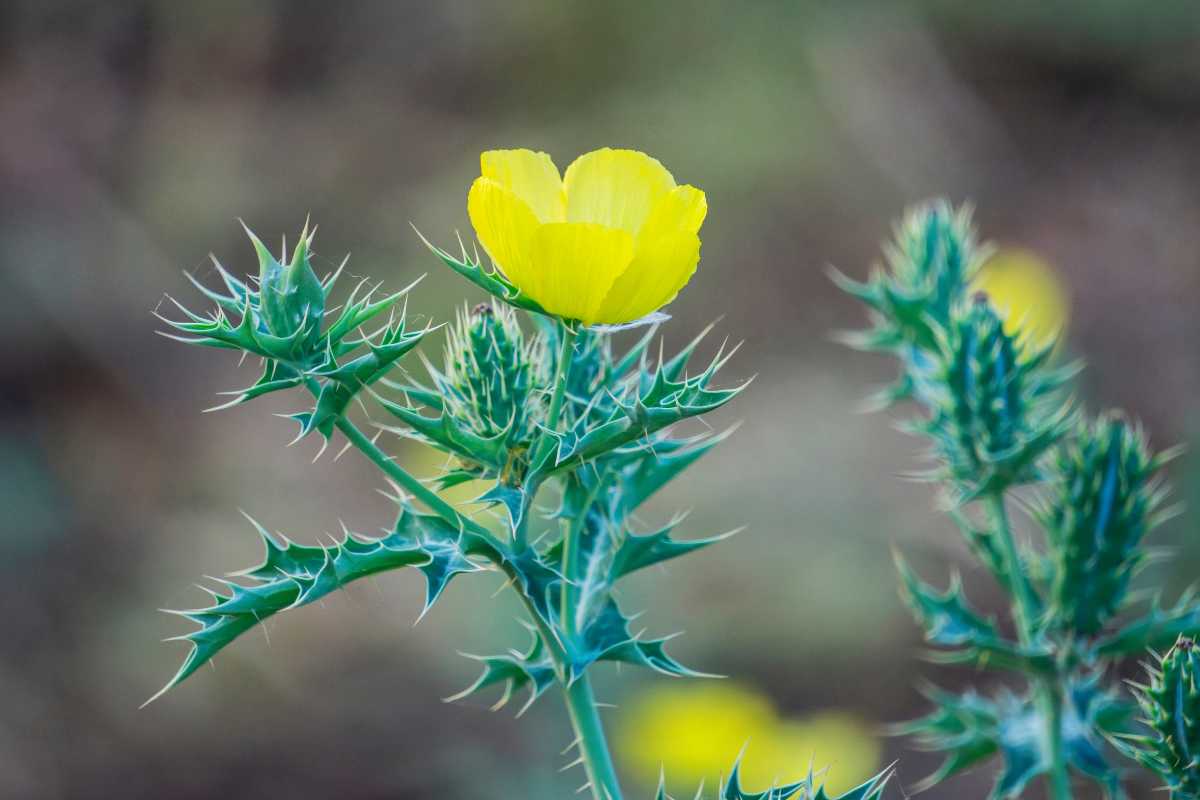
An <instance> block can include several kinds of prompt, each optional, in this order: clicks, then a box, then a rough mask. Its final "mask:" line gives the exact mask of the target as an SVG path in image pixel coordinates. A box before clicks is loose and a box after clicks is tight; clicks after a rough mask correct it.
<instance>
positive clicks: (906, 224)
mask: <svg viewBox="0 0 1200 800" xmlns="http://www.w3.org/2000/svg"><path fill="white" fill-rule="evenodd" d="M884 253H885V255H886V258H887V269H886V271H885V270H883V269H876V270H875V271H874V273H873V274H872V275H871V278H870V280H869V281H867V282H866V283H858V282H857V281H853V280H851V279H850V278H847V277H846V276H844V275H842V274H840V273H837V272H835V273H834V274H833V278H834V281H835V282H836V283H837V284H838V285H839V286H841V287H842V289H844V290H845V291H847V292H849V293H850V294H852V295H854V296H855V297H857V298H858V299H860V300H862V301H863V302H864V303H866V304H867V305H868V306H869V307H870V308H871V310H872V312H873V317H874V323H875V326H874V328H873V329H872V330H869V331H865V332H862V333H860V334H853V335H851V336H850V337H849V339H848V341H849V343H850V344H852V345H854V346H856V347H861V348H863V349H868V350H887V351H893V352H897V353H900V354H902V355H906V354H907V351H908V349H909V348H910V347H912V346H914V345H915V346H917V347H918V348H923V349H927V350H933V349H935V348H936V338H937V334H938V331H940V330H944V329H945V328H946V326H947V325H948V324H949V322H950V315H951V313H952V312H953V310H954V308H955V307H956V306H957V305H958V304H959V303H960V302H961V301H962V299H963V296H964V295H965V293H966V291H967V286H968V285H969V284H970V282H971V279H972V277H973V276H974V274H975V272H976V271H977V270H978V269H979V264H980V262H981V259H982V256H983V255H985V253H984V252H983V250H982V248H980V247H979V246H978V245H977V243H976V241H975V230H974V228H973V227H972V225H971V210H970V208H967V207H963V208H959V209H954V208H952V207H951V206H950V205H949V204H948V203H946V202H944V201H938V202H933V203H928V204H925V205H922V206H918V207H916V208H914V209H912V210H910V211H909V212H908V213H907V214H906V215H905V216H904V219H903V220H901V222H900V223H899V224H898V225H897V226H896V230H895V234H894V238H893V240H892V241H891V242H890V243H888V244H887V245H885V247H884Z"/></svg>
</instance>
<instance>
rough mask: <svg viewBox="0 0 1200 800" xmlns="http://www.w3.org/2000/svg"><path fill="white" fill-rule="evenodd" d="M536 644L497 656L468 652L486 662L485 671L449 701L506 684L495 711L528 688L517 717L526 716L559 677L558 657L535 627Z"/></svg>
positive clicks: (476, 658) (534, 640) (534, 642)
mask: <svg viewBox="0 0 1200 800" xmlns="http://www.w3.org/2000/svg"><path fill="white" fill-rule="evenodd" d="M530 634H531V635H532V637H533V641H532V643H531V644H530V645H529V647H528V648H527V649H526V650H525V651H524V652H522V651H520V650H509V651H508V653H505V654H503V655H495V656H475V655H470V654H469V653H464V655H465V656H467V658H472V659H475V660H476V661H479V662H480V663H481V664H483V672H482V673H481V674H480V676H479V677H478V678H476V679H475V681H474V683H472V684H471V685H470V686H468V687H467V688H466V689H463V690H462V691H461V692H459V693H458V694H456V695H453V696H452V697H447V698H446V702H448V703H452V702H456V701H458V700H462V699H464V698H467V697H472V696H474V695H476V694H479V693H480V692H482V691H483V690H484V689H487V688H488V687H491V686H495V685H496V684H502V685H503V687H504V689H503V691H502V693H501V695H500V699H499V700H497V701H496V703H495V704H494V705H493V706H492V711H499V710H500V709H501V708H503V707H504V706H506V705H508V703H509V701H510V700H511V699H512V698H513V695H515V694H516V693H517V692H519V691H522V690H526V691H527V692H528V697H527V698H526V700H525V703H524V704H522V706H521V708H520V709H519V710H518V711H517V716H518V717H519V716H521V715H523V714H524V713H525V712H526V711H528V710H529V707H530V706H532V705H533V704H534V702H535V701H536V700H537V699H538V698H539V697H541V696H542V694H543V693H544V692H545V691H546V690H547V689H549V688H550V687H551V686H552V685H554V682H555V680H556V678H555V671H554V660H553V659H552V658H551V656H550V654H549V653H548V652H547V651H546V646H545V643H544V642H543V640H542V637H541V636H540V635H538V633H537V631H536V630H531V631H530Z"/></svg>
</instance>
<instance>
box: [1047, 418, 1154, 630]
mask: <svg viewBox="0 0 1200 800" xmlns="http://www.w3.org/2000/svg"><path fill="white" fill-rule="evenodd" d="M1159 465H1160V462H1159V460H1158V459H1156V458H1155V456H1154V454H1153V453H1151V451H1150V447H1149V445H1148V443H1147V442H1146V437H1145V436H1144V435H1143V433H1142V432H1141V430H1140V429H1139V428H1138V427H1137V426H1135V425H1132V424H1130V423H1129V421H1127V420H1126V419H1124V418H1122V417H1121V416H1119V415H1116V414H1108V415H1105V416H1102V417H1101V418H1100V419H1098V420H1096V421H1095V422H1094V423H1092V424H1081V425H1079V428H1078V431H1077V433H1076V435H1075V436H1074V437H1072V438H1071V440H1070V441H1069V443H1068V444H1066V445H1065V446H1063V447H1061V448H1060V449H1059V451H1058V453H1057V457H1056V458H1055V460H1054V472H1055V475H1054V482H1053V487H1054V488H1053V490H1052V492H1053V493H1052V495H1051V496H1050V497H1049V498H1048V499H1047V501H1046V503H1045V505H1044V507H1043V508H1042V509H1041V512H1040V515H1039V516H1040V519H1041V522H1042V524H1043V526H1044V527H1045V529H1046V532H1047V536H1048V538H1049V541H1050V544H1051V551H1052V553H1051V558H1052V559H1053V561H1054V581H1053V585H1052V587H1051V615H1052V617H1053V618H1054V620H1055V621H1056V623H1057V624H1058V625H1059V626H1060V627H1062V628H1065V629H1069V630H1074V631H1076V632H1077V633H1079V634H1082V635H1084V636H1091V635H1094V634H1096V633H1099V632H1100V631H1101V630H1102V629H1103V627H1104V625H1105V623H1106V622H1108V621H1109V620H1110V619H1111V618H1112V617H1113V616H1114V615H1115V614H1116V613H1117V612H1118V611H1119V610H1120V608H1121V606H1122V604H1123V602H1124V600H1125V597H1126V594H1127V591H1128V587H1129V581H1130V578H1131V577H1132V576H1133V573H1134V571H1135V570H1136V569H1137V567H1138V564H1139V563H1140V556H1141V554H1140V551H1139V545H1140V544H1141V542H1142V538H1143V537H1144V535H1145V534H1146V532H1147V531H1148V530H1149V529H1150V528H1151V527H1152V526H1153V524H1154V521H1155V519H1154V513H1155V511H1156V509H1157V508H1158V506H1159V505H1160V504H1161V502H1162V499H1163V492H1162V491H1161V490H1160V488H1159V487H1158V486H1157V485H1156V483H1155V481H1154V474H1155V472H1156V471H1157V470H1158V467H1159Z"/></svg>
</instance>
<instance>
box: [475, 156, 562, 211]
mask: <svg viewBox="0 0 1200 800" xmlns="http://www.w3.org/2000/svg"><path fill="white" fill-rule="evenodd" d="M479 166H480V168H481V170H482V173H483V177H485V178H491V179H492V180H494V181H495V182H496V183H498V184H500V185H501V186H503V187H505V188H506V189H511V190H512V192H513V193H514V194H516V196H517V197H519V198H521V199H522V200H524V201H525V202H526V203H527V204H528V205H529V208H530V209H532V210H533V213H534V214H536V215H537V218H538V219H539V220H541V221H542V222H562V221H564V220H565V219H566V195H565V194H564V193H563V184H562V179H561V178H560V177H559V175H558V167H556V166H554V162H553V161H552V160H551V159H550V156H548V155H547V154H545V153H535V152H533V151H532V150H488V151H487V152H486V153H484V154H483V155H481V156H480V157H479Z"/></svg>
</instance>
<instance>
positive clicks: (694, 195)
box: [639, 184, 708, 240]
mask: <svg viewBox="0 0 1200 800" xmlns="http://www.w3.org/2000/svg"><path fill="white" fill-rule="evenodd" d="M707 214H708V200H707V199H706V198H705V196H704V192H702V191H700V190H699V189H697V188H696V187H695V186H688V185H686V184H685V185H683V186H676V187H675V188H674V189H672V190H671V191H670V192H668V193H667V194H666V195H664V196H663V197H661V198H659V201H658V202H657V203H655V205H654V208H653V209H652V210H651V212H650V216H649V218H648V219H647V220H646V224H645V225H643V226H642V230H641V233H640V234H639V239H643V240H650V239H656V238H658V237H659V236H662V235H664V234H667V233H674V232H676V231H687V232H688V233H699V232H700V226H701V225H703V224H704V217H705V216H706V215H707Z"/></svg>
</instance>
